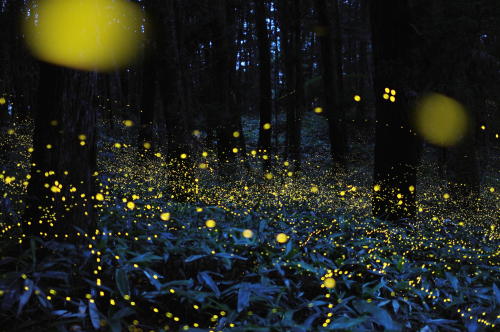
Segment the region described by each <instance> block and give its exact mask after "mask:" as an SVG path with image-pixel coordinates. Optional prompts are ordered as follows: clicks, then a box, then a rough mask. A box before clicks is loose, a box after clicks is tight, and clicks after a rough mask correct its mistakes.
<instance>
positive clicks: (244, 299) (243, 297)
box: [237, 284, 250, 312]
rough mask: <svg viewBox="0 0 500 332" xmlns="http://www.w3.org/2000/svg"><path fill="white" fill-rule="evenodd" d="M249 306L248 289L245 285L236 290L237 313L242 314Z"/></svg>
mask: <svg viewBox="0 0 500 332" xmlns="http://www.w3.org/2000/svg"><path fill="white" fill-rule="evenodd" d="M249 305H250V289H249V288H248V287H247V285H246V284H244V285H243V286H240V288H239V289H238V309H237V310H238V312H242V311H243V310H245V308H247V307H248V306H249Z"/></svg>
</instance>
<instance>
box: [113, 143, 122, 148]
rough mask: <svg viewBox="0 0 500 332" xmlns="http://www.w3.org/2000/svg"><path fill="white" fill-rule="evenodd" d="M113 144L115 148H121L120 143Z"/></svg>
mask: <svg viewBox="0 0 500 332" xmlns="http://www.w3.org/2000/svg"><path fill="white" fill-rule="evenodd" d="M113 146H114V147H115V148H117V149H119V148H121V147H122V145H121V144H120V143H115V144H114V145H113Z"/></svg>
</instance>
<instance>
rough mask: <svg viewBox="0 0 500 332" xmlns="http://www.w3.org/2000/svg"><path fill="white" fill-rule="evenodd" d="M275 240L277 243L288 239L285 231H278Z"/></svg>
mask: <svg viewBox="0 0 500 332" xmlns="http://www.w3.org/2000/svg"><path fill="white" fill-rule="evenodd" d="M276 241H278V243H285V242H287V241H288V235H286V234H285V233H279V234H278V235H276Z"/></svg>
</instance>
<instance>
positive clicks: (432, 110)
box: [415, 93, 469, 146]
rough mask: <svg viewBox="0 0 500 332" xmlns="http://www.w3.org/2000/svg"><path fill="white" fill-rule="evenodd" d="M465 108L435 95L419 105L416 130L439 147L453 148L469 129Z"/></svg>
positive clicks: (416, 115) (421, 101)
mask: <svg viewBox="0 0 500 332" xmlns="http://www.w3.org/2000/svg"><path fill="white" fill-rule="evenodd" d="M468 122H469V119H468V115H467V111H466V110H465V108H464V107H463V106H462V105H461V104H460V103H459V102H457V101H456V100H454V99H452V98H450V97H447V96H444V95H442V94H438V93H433V94H430V95H428V96H426V97H424V98H422V100H420V102H419V103H418V105H417V109H416V112H415V128H416V130H417V132H418V133H419V134H420V135H421V136H422V137H423V138H424V139H425V140H427V141H428V142H430V143H432V144H435V145H439V146H453V145H456V144H457V143H459V142H460V140H461V139H462V138H463V137H464V136H465V134H466V132H467V127H468Z"/></svg>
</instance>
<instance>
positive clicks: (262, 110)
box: [255, 0, 272, 171]
mask: <svg viewBox="0 0 500 332" xmlns="http://www.w3.org/2000/svg"><path fill="white" fill-rule="evenodd" d="M266 7H267V1H263V0H262V1H261V0H258V1H255V20H256V28H257V43H258V49H259V89H260V92H259V116H260V125H259V142H258V146H259V150H261V151H260V152H261V153H262V157H263V158H264V164H263V165H264V170H265V171H268V170H269V169H270V167H271V137H272V128H271V117H272V99H271V84H272V82H271V49H270V48H271V45H270V44H269V36H268V31H267V23H266V17H267V15H266V12H267V11H266Z"/></svg>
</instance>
